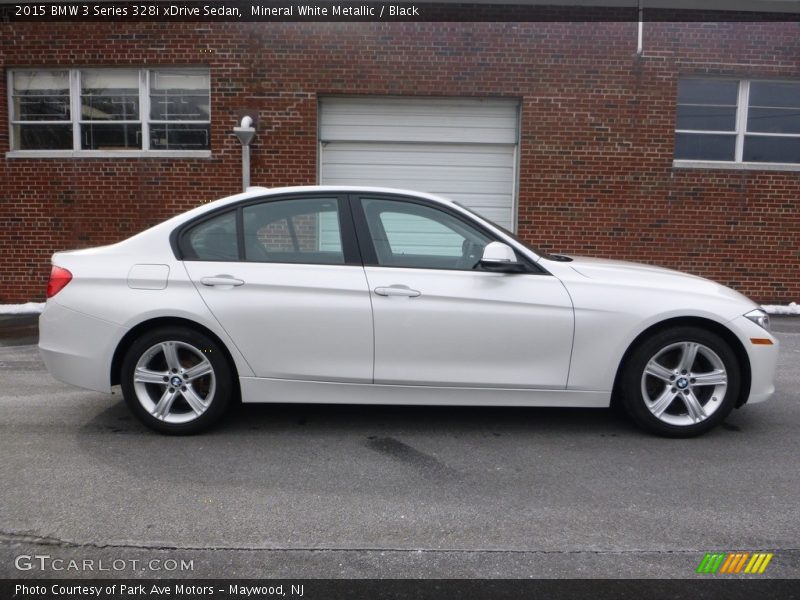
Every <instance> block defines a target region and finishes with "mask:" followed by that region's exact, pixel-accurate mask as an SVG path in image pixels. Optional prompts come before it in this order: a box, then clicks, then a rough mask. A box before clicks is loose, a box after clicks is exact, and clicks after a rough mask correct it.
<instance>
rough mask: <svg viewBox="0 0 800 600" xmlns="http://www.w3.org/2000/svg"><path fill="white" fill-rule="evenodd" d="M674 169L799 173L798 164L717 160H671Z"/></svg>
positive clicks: (799, 167)
mask: <svg viewBox="0 0 800 600" xmlns="http://www.w3.org/2000/svg"><path fill="white" fill-rule="evenodd" d="M672 166H673V167H674V168H676V169H725V170H729V171H800V164H792V163H759V162H740V163H737V162H727V161H719V160H673V161H672Z"/></svg>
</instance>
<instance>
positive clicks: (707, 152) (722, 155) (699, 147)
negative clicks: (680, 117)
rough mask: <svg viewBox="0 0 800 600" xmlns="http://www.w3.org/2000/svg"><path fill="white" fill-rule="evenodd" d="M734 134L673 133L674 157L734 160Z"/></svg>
mask: <svg viewBox="0 0 800 600" xmlns="http://www.w3.org/2000/svg"><path fill="white" fill-rule="evenodd" d="M735 156H736V136H735V135H713V134H704V133H678V134H676V135H675V158H677V159H683V160H731V161H732V160H734V158H735Z"/></svg>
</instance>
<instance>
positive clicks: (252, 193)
mask: <svg viewBox="0 0 800 600" xmlns="http://www.w3.org/2000/svg"><path fill="white" fill-rule="evenodd" d="M304 192H306V193H311V192H330V193H333V194H342V193H365V192H366V193H373V194H399V195H404V196H415V197H417V198H424V199H426V200H433V201H434V202H441V203H442V204H447V205H450V206H452V205H455V204H456V203H455V202H453V201H452V200H449V199H448V198H443V197H442V196H438V195H436V194H430V193H428V192H420V191H417V190H409V189H402V188H390V187H378V186H367V185H302V186H286V187H276V188H268V187H262V186H251V187H248V188H247V191H245V192H241V193H239V194H235V195H233V196H228V197H227V198H222V199H220V200H218V201H217V202H218V203H219V204H217V202H215V203H214V204H217V205H218V206H221V205H223V204H228V203H229V202H239V201H241V200H247V199H248V198H263V197H264V196H273V195H275V196H277V195H281V194H294V193H300V194H302V193H304Z"/></svg>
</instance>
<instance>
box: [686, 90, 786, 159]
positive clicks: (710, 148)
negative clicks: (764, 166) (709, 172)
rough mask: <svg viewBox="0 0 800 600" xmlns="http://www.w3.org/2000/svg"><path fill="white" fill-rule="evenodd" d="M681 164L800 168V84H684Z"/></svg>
mask: <svg viewBox="0 0 800 600" xmlns="http://www.w3.org/2000/svg"><path fill="white" fill-rule="evenodd" d="M675 159H676V160H688V161H721V162H730V163H778V164H800V82H787V81H755V80H753V81H751V80H732V79H699V78H691V79H688V78H687V79H681V80H680V81H679V82H678V114H677V124H676V131H675Z"/></svg>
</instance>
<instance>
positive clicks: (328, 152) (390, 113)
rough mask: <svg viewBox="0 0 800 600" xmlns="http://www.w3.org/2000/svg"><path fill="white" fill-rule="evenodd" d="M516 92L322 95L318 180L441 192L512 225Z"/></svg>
mask: <svg viewBox="0 0 800 600" xmlns="http://www.w3.org/2000/svg"><path fill="white" fill-rule="evenodd" d="M518 123H519V109H518V103H517V102H516V101H513V100H496V99H491V100H485V99H427V98H426V99H417V98H324V99H322V100H321V101H320V125H319V139H320V154H319V157H320V183H322V184H330V185H337V184H357V185H376V186H384V187H396V188H405V189H410V190H419V191H423V192H431V193H434V194H441V195H442V196H445V197H448V198H451V199H453V200H457V201H458V202H461V203H462V204H464V205H465V206H468V207H470V208H472V209H474V210H475V211H476V212H478V213H480V214H482V215H484V216H486V217H487V218H489V219H491V220H492V221H495V222H496V223H498V224H500V225H502V226H504V227H506V228H508V229H511V230H514V229H515V228H516V223H515V218H514V202H515V191H516V152H517V139H518Z"/></svg>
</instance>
